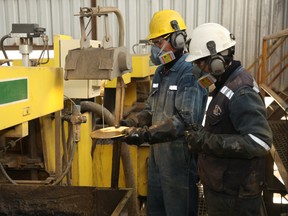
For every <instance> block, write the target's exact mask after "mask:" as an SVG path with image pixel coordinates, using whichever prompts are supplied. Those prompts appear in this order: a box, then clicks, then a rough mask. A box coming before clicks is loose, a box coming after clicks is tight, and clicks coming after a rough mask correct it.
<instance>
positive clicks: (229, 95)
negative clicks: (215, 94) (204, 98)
mask: <svg viewBox="0 0 288 216" xmlns="http://www.w3.org/2000/svg"><path fill="white" fill-rule="evenodd" d="M220 92H221V93H222V94H224V95H225V96H226V97H227V98H228V99H229V100H230V99H231V98H232V97H233V95H234V92H233V91H232V90H231V89H230V88H228V87H227V86H223V88H222V89H221V90H220Z"/></svg>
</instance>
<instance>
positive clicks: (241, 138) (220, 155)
mask: <svg viewBox="0 0 288 216" xmlns="http://www.w3.org/2000/svg"><path fill="white" fill-rule="evenodd" d="M191 38H192V40H191V43H190V49H189V51H190V55H189V56H188V57H187V58H186V61H189V62H190V61H192V62H194V64H196V65H197V66H198V67H199V68H200V69H201V70H202V71H205V72H207V73H209V74H210V75H211V76H212V77H213V79H211V80H215V81H216V82H215V89H214V91H213V92H212V100H211V102H210V104H209V106H208V110H207V112H206V119H205V126H204V127H202V126H201V125H197V124H194V125H191V126H190V127H189V128H188V130H187V131H186V134H185V135H186V138H187V140H188V143H189V145H190V147H191V150H193V151H197V152H199V156H198V173H199V176H200V180H201V182H202V184H203V186H204V197H205V203H206V206H207V209H208V215H209V216H220V215H221V216H224V215H225V216H226V215H229V216H233V215H237V216H238V215H239V216H255V215H260V204H261V193H262V190H263V186H264V170H265V156H266V155H267V154H268V153H269V150H270V147H271V145H272V132H271V129H270V127H269V124H268V121H267V119H266V107H265V104H264V100H263V98H262V96H261V94H260V92H259V89H258V86H257V84H256V82H255V81H254V79H253V77H252V76H251V75H250V73H248V72H247V71H246V70H245V69H244V68H243V66H242V65H241V62H240V61H236V60H234V58H233V57H234V51H235V45H236V41H235V38H234V36H233V34H231V33H230V32H229V30H227V29H226V28H225V27H223V26H222V25H219V24H216V23H206V24H202V25H200V26H198V27H197V28H195V29H194V30H193V31H192V35H191ZM204 83H205V82H204ZM208 83H209V82H208Z"/></svg>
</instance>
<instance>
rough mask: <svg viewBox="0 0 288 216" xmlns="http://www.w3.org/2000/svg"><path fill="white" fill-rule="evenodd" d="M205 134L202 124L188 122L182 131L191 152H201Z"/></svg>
mask: <svg viewBox="0 0 288 216" xmlns="http://www.w3.org/2000/svg"><path fill="white" fill-rule="evenodd" d="M205 134H206V131H205V130H204V128H203V126H202V125H199V124H190V125H189V126H188V127H187V128H186V131H185V133H184V136H185V138H186V140H187V142H188V146H189V149H190V150H191V151H193V152H201V151H202V145H203V139H204V136H205Z"/></svg>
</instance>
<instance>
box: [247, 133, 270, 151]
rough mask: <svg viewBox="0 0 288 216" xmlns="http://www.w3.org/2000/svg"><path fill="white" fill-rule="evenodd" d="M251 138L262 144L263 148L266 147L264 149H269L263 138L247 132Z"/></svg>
mask: <svg viewBox="0 0 288 216" xmlns="http://www.w3.org/2000/svg"><path fill="white" fill-rule="evenodd" d="M248 135H249V136H250V137H251V139H253V140H254V141H255V142H256V143H257V144H259V145H260V146H262V147H263V148H265V149H266V151H269V150H270V146H269V145H267V143H265V142H263V140H261V139H259V138H258V137H256V136H254V135H253V134H248Z"/></svg>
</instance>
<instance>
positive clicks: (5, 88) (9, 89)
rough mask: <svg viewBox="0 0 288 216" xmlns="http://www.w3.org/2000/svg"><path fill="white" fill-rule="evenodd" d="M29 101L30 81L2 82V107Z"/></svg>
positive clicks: (0, 94)
mask: <svg viewBox="0 0 288 216" xmlns="http://www.w3.org/2000/svg"><path fill="white" fill-rule="evenodd" d="M26 99H28V79H27V78H23V79H22V78H21V79H13V80H4V81H2V80H0V106H1V105H5V104H8V103H13V102H19V101H22V100H26Z"/></svg>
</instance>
